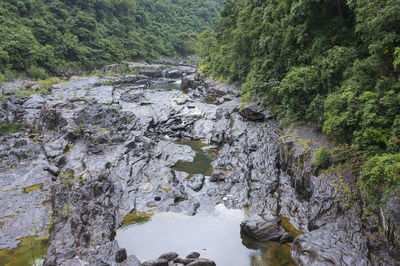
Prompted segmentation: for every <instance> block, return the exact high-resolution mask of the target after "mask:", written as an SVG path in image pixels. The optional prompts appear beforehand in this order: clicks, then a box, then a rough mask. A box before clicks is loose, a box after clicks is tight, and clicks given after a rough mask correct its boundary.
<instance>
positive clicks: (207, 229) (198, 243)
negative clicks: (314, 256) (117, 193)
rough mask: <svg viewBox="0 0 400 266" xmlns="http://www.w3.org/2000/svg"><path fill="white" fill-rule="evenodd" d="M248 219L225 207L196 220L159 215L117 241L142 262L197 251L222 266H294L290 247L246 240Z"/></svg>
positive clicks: (125, 231)
mask: <svg viewBox="0 0 400 266" xmlns="http://www.w3.org/2000/svg"><path fill="white" fill-rule="evenodd" d="M244 218H245V214H244V212H243V211H241V210H229V209H227V208H226V207H225V206H224V205H222V204H220V205H217V206H216V208H215V210H214V211H213V212H211V213H199V214H197V215H196V216H187V215H184V214H179V213H159V214H154V215H153V216H152V217H151V220H150V221H149V222H147V223H145V224H137V225H131V226H127V227H124V228H121V229H119V230H118V231H117V236H116V239H117V240H118V242H119V245H120V246H121V247H124V248H126V249H127V251H128V253H129V254H135V255H136V256H137V257H138V258H139V259H140V260H141V261H146V260H150V259H155V258H157V257H158V256H159V255H160V254H161V253H165V252H170V251H175V252H177V253H178V254H180V255H181V256H182V257H184V256H186V255H187V254H189V253H190V252H192V251H197V252H199V253H200V254H201V256H202V257H205V258H210V259H212V260H214V261H215V262H216V264H217V265H218V266H232V265H238V266H247V265H252V266H265V265H294V264H293V262H292V261H291V258H290V255H289V247H288V246H285V245H283V246H282V245H279V244H277V243H258V242H255V241H251V240H250V239H246V238H242V237H241V236H240V227H239V225H240V223H241V221H242V220H243V219H244Z"/></svg>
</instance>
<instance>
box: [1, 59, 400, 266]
mask: <svg viewBox="0 0 400 266" xmlns="http://www.w3.org/2000/svg"><path fill="white" fill-rule="evenodd" d="M136 66H137V70H136V71H138V72H139V73H137V74H130V75H121V76H108V75H107V74H104V75H102V76H96V77H76V78H71V79H70V80H68V81H64V82H62V83H60V84H54V85H52V86H51V88H49V89H47V90H46V93H44V94H43V95H41V94H37V93H33V94H31V95H19V96H18V95H17V94H16V93H15V91H16V89H21V88H22V87H21V86H23V85H22V84H21V85H19V84H8V85H7V86H6V87H5V97H6V98H5V100H4V101H2V105H1V110H0V113H2V114H4V116H2V119H3V120H2V121H1V122H4V120H6V119H7V122H8V123H9V124H15V125H17V127H16V128H15V129H17V130H13V131H11V132H7V133H8V134H4V133H3V134H2V135H1V136H0V138H1V153H2V160H1V162H0V167H1V170H2V174H1V175H0V180H1V182H2V189H1V192H0V197H1V198H2V200H1V202H2V205H1V206H0V207H1V209H2V212H3V213H5V214H6V216H5V217H3V218H1V219H0V222H1V223H2V224H1V234H2V235H1V239H2V243H1V246H0V249H3V250H2V252H3V253H4V254H6V255H5V256H7V254H8V255H9V256H10V257H12V254H11V255H10V254H9V253H10V251H11V250H12V249H13V248H15V247H17V246H18V244H19V239H20V238H23V237H26V236H27V235H29V234H31V235H46V234H47V233H50V236H49V242H48V249H47V253H46V257H45V261H44V263H45V265H71V264H74V265H85V264H87V263H89V264H110V265H135V264H139V263H140V262H139V260H138V259H137V258H136V257H135V256H134V255H135V254H126V250H125V251H124V249H123V248H122V247H120V245H119V243H118V241H117V240H116V238H115V234H116V232H117V230H118V229H119V228H120V227H121V225H123V224H124V220H125V221H127V219H128V218H129V217H130V218H132V217H133V216H132V215H133V214H136V213H146V214H157V213H168V212H174V213H179V214H185V215H196V214H197V213H199V212H203V211H204V212H207V211H209V210H211V209H214V208H215V206H217V205H218V204H223V205H224V206H225V207H227V208H229V209H241V210H243V211H245V212H246V220H245V221H243V223H242V225H241V231H242V233H243V234H246V235H248V236H251V237H252V238H255V239H256V240H260V241H264V242H265V241H274V242H275V243H280V244H286V245H290V246H291V251H290V253H291V255H292V258H293V260H294V261H295V262H297V263H299V264H303V265H321V264H323V265H328V264H337V265H343V264H348V265H350V264H356V265H368V264H371V263H373V264H385V265H395V262H394V260H393V259H391V258H390V256H388V254H387V253H386V250H387V249H386V248H385V247H383V246H382V245H380V244H379V242H377V243H378V244H376V245H375V246H374V248H371V244H370V240H369V239H368V237H367V234H366V233H365V225H364V224H363V222H362V220H361V209H360V207H359V205H358V203H357V202H354V203H353V202H351V197H349V195H348V194H349V191H348V190H347V188H349V189H350V188H351V185H352V182H354V180H351V176H340V175H338V173H329V172H327V173H317V172H316V171H315V168H314V167H313V165H312V159H313V152H314V151H315V147H318V145H319V144H318V142H320V140H319V139H318V138H315V139H312V140H310V141H307V140H306V141H305V140H304V139H303V137H302V136H301V131H299V130H296V129H293V130H292V131H290V132H289V131H288V132H284V133H283V132H282V130H281V129H280V128H279V126H278V125H277V124H276V123H275V122H274V121H273V118H272V117H271V116H270V115H269V114H268V112H267V111H266V110H264V109H262V108H260V107H258V106H257V105H255V104H249V105H246V106H243V108H240V94H239V93H238V87H237V86H235V85H228V84H225V83H222V82H218V81H214V80H207V79H206V78H205V77H204V76H202V75H200V74H198V73H195V71H196V70H195V68H194V67H190V66H187V65H186V66H180V67H179V66H168V68H161V67H160V66H159V65H148V66H145V65H140V64H138V65H136ZM111 70H112V69H111ZM107 72H108V71H107ZM181 78H182V81H181ZM30 89H34V88H32V86H31V87H30ZM38 91H39V88H38ZM21 96H22V97H21ZM296 132H297V133H296ZM299 134H300V136H299ZM182 140H186V141H194V140H201V141H202V142H203V143H204V147H201V148H204V149H205V150H206V151H207V150H214V155H213V157H212V159H211V160H210V161H211V169H208V167H205V166H202V165H201V164H200V167H199V169H200V170H199V171H201V172H197V170H196V171H195V172H190V171H189V170H186V168H187V164H185V163H190V162H197V161H196V155H197V154H199V151H197V152H196V149H194V148H191V147H189V146H187V145H184V144H183V143H182V142H180V141H182ZM200 146H202V145H200ZM314 146H315V147H314ZM193 147H194V146H193ZM209 163H210V162H208V163H207V164H209ZM205 168H207V169H205ZM203 170H204V171H203ZM185 171H186V172H185ZM190 175H192V177H191V176H190ZM335 180H336V181H335ZM350 193H351V189H350ZM343 199H344V201H343ZM349 203H350V204H349ZM347 204H349V206H347ZM145 217H147V216H145ZM142 218H143V217H142ZM21 221H25V222H24V223H22V222H21ZM145 221H146V219H145ZM34 223H36V224H37V226H36V228H34V230H31V228H32V224H34ZM238 226H239V225H238ZM132 237H134V236H132ZM117 239H118V238H117ZM20 247H21V246H20ZM30 248H31V249H34V248H35V246H34V245H31V247H30ZM171 251H174V250H171ZM193 251H195V250H193ZM199 253H202V252H199ZM14 254H15V253H14ZM160 254H161V252H160ZM42 255H43V254H42ZM125 255H126V256H125ZM128 255H130V256H128ZM180 255H182V256H185V255H187V254H180ZM38 257H41V256H38ZM30 259H32V258H27V260H30ZM154 259H156V258H154ZM164 263H165V262H164ZM177 263H178V262H177ZM209 263H212V262H209ZM261 263H262V262H261ZM149 265H151V264H149ZM249 265H250V262H249ZM257 265H258V264H257ZM261 265H263V264H261ZM267 265H268V264H267Z"/></svg>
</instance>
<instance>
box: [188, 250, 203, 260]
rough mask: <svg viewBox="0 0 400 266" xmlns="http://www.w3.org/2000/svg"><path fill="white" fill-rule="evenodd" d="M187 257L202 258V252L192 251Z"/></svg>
mask: <svg viewBox="0 0 400 266" xmlns="http://www.w3.org/2000/svg"><path fill="white" fill-rule="evenodd" d="M186 258H187V259H197V258H200V253H199V252H195V251H194V252H191V253H190V254H188V255H187V256H186Z"/></svg>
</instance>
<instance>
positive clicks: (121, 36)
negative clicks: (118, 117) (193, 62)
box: [0, 0, 222, 79]
mask: <svg viewBox="0 0 400 266" xmlns="http://www.w3.org/2000/svg"><path fill="white" fill-rule="evenodd" d="M221 2H222V1H212V0H206V1H195V0H158V1H149V0H91V1H79V0H72V1H61V0H51V1H49V0H17V1H15V0H4V1H1V2H0V72H1V73H3V74H4V73H6V75H5V78H6V79H7V76H8V77H11V78H12V73H14V72H25V73H26V74H27V75H28V76H29V77H30V78H34V79H46V77H47V75H48V74H52V75H60V74H63V73H69V72H73V71H77V70H86V69H93V68H96V67H99V66H103V65H106V64H109V63H115V62H121V61H122V60H138V59H141V60H146V59H152V58H159V57H165V56H174V55H188V54H191V53H193V51H194V45H195V43H196V36H197V33H199V32H200V31H202V30H204V29H205V28H207V27H210V26H212V25H213V24H214V22H215V20H216V18H217V12H218V10H219V7H220V5H221Z"/></svg>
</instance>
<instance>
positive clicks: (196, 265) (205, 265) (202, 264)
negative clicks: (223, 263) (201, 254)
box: [187, 258, 216, 266]
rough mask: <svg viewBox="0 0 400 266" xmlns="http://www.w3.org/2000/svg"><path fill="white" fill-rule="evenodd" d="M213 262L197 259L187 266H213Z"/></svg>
mask: <svg viewBox="0 0 400 266" xmlns="http://www.w3.org/2000/svg"><path fill="white" fill-rule="evenodd" d="M215 265H216V264H215V262H214V261H212V260H209V259H202V258H198V259H195V260H194V261H193V262H191V263H189V264H187V266H215Z"/></svg>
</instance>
